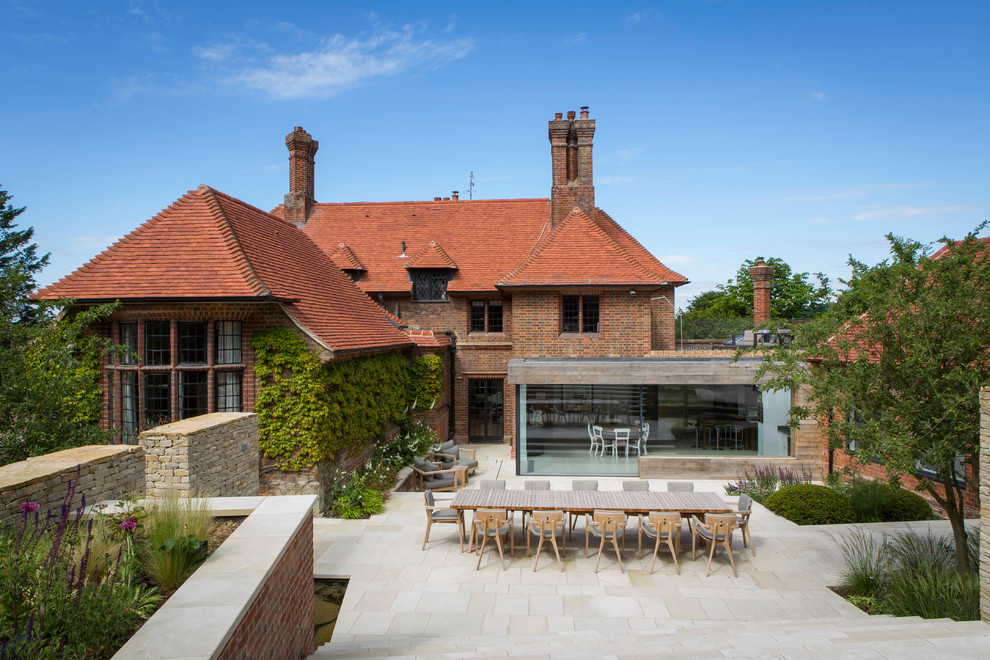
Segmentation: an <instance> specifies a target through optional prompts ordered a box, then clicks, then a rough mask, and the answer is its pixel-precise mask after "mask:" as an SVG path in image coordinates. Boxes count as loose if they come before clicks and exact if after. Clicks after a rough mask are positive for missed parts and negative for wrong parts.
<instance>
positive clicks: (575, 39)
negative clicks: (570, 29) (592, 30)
mask: <svg viewBox="0 0 990 660" xmlns="http://www.w3.org/2000/svg"><path fill="white" fill-rule="evenodd" d="M587 38H588V35H586V34H585V33H584V32H578V33H577V34H575V35H574V36H572V37H567V38H566V39H564V45H565V46H570V45H572V44H580V43H584V40H585V39H587Z"/></svg>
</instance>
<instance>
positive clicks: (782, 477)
mask: <svg viewBox="0 0 990 660" xmlns="http://www.w3.org/2000/svg"><path fill="white" fill-rule="evenodd" d="M810 483H811V473H810V472H808V470H807V468H805V467H804V466H802V467H801V469H800V471H797V470H790V469H788V468H784V467H781V466H774V465H758V466H756V467H755V468H754V470H753V472H752V473H750V471H749V468H746V470H745V471H744V472H743V476H741V477H740V478H739V479H738V480H737V481H734V482H731V483H728V484H726V485H725V492H726V494H727V495H742V494H743V493H746V494H747V495H749V496H750V497H752V498H753V499H754V500H756V501H757V502H759V503H760V504H763V503H764V500H766V499H767V498H768V497H769V496H770V495H772V494H773V493H775V492H776V491H777V489H778V488H782V487H784V486H790V485H792V484H810Z"/></svg>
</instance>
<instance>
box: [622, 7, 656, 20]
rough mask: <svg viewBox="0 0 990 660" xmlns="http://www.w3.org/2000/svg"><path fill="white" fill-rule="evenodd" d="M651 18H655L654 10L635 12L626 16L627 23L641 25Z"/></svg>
mask: <svg viewBox="0 0 990 660" xmlns="http://www.w3.org/2000/svg"><path fill="white" fill-rule="evenodd" d="M651 18H653V10H652V9H644V10H643V11H634V12H633V13H631V14H629V15H628V16H626V23H640V22H642V21H646V20H649V19H651Z"/></svg>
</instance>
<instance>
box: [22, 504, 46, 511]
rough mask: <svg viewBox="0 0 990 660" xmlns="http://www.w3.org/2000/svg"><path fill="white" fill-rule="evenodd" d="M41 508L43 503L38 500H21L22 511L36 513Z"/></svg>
mask: <svg viewBox="0 0 990 660" xmlns="http://www.w3.org/2000/svg"><path fill="white" fill-rule="evenodd" d="M39 508H41V505H40V504H38V503H37V502H21V511H23V512H25V513H34V512H35V511H37V510H38V509H39Z"/></svg>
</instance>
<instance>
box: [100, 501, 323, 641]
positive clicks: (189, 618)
mask: <svg viewBox="0 0 990 660" xmlns="http://www.w3.org/2000/svg"><path fill="white" fill-rule="evenodd" d="M314 501H315V498H313V497H312V496H307V497H280V498H273V497H272V498H264V499H263V500H262V501H261V502H260V503H259V504H258V505H257V508H255V510H254V511H253V512H252V513H251V515H250V516H248V518H247V519H246V520H245V521H244V522H242V523H241V524H240V526H239V527H238V528H237V529H236V530H234V533H233V534H231V535H230V537H229V538H227V540H226V541H224V543H223V545H222V546H221V547H220V549H219V550H218V551H217V552H214V553H213V554H212V555H210V556H209V557H208V558H207V560H206V562H205V563H204V564H203V565H202V566H201V567H200V568H199V569H198V570H197V571H196V572H195V573H193V575H192V577H190V578H189V579H188V580H186V582H185V583H184V584H183V585H182V586H181V587H179V589H178V590H177V591H176V592H175V593H174V594H172V596H171V597H169V599H168V601H166V602H165V603H164V604H163V605H162V606H161V608H160V609H159V610H158V611H157V612H155V614H154V615H153V616H152V617H151V618H150V619H148V620H147V621H146V622H145V623H144V625H143V626H141V628H140V629H139V630H138V631H137V632H136V633H135V634H134V636H133V637H131V639H130V640H128V642H127V643H126V644H125V645H124V646H123V647H122V648H121V649H120V651H118V652H117V654H116V655H115V656H114V660H132V659H133V660H137V659H139V658H250V659H252V660H253V659H254V658H279V659H284V660H298V659H299V658H305V657H307V656H308V655H309V654H311V653H312V652H313V624H314V617H313V503H314Z"/></svg>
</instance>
